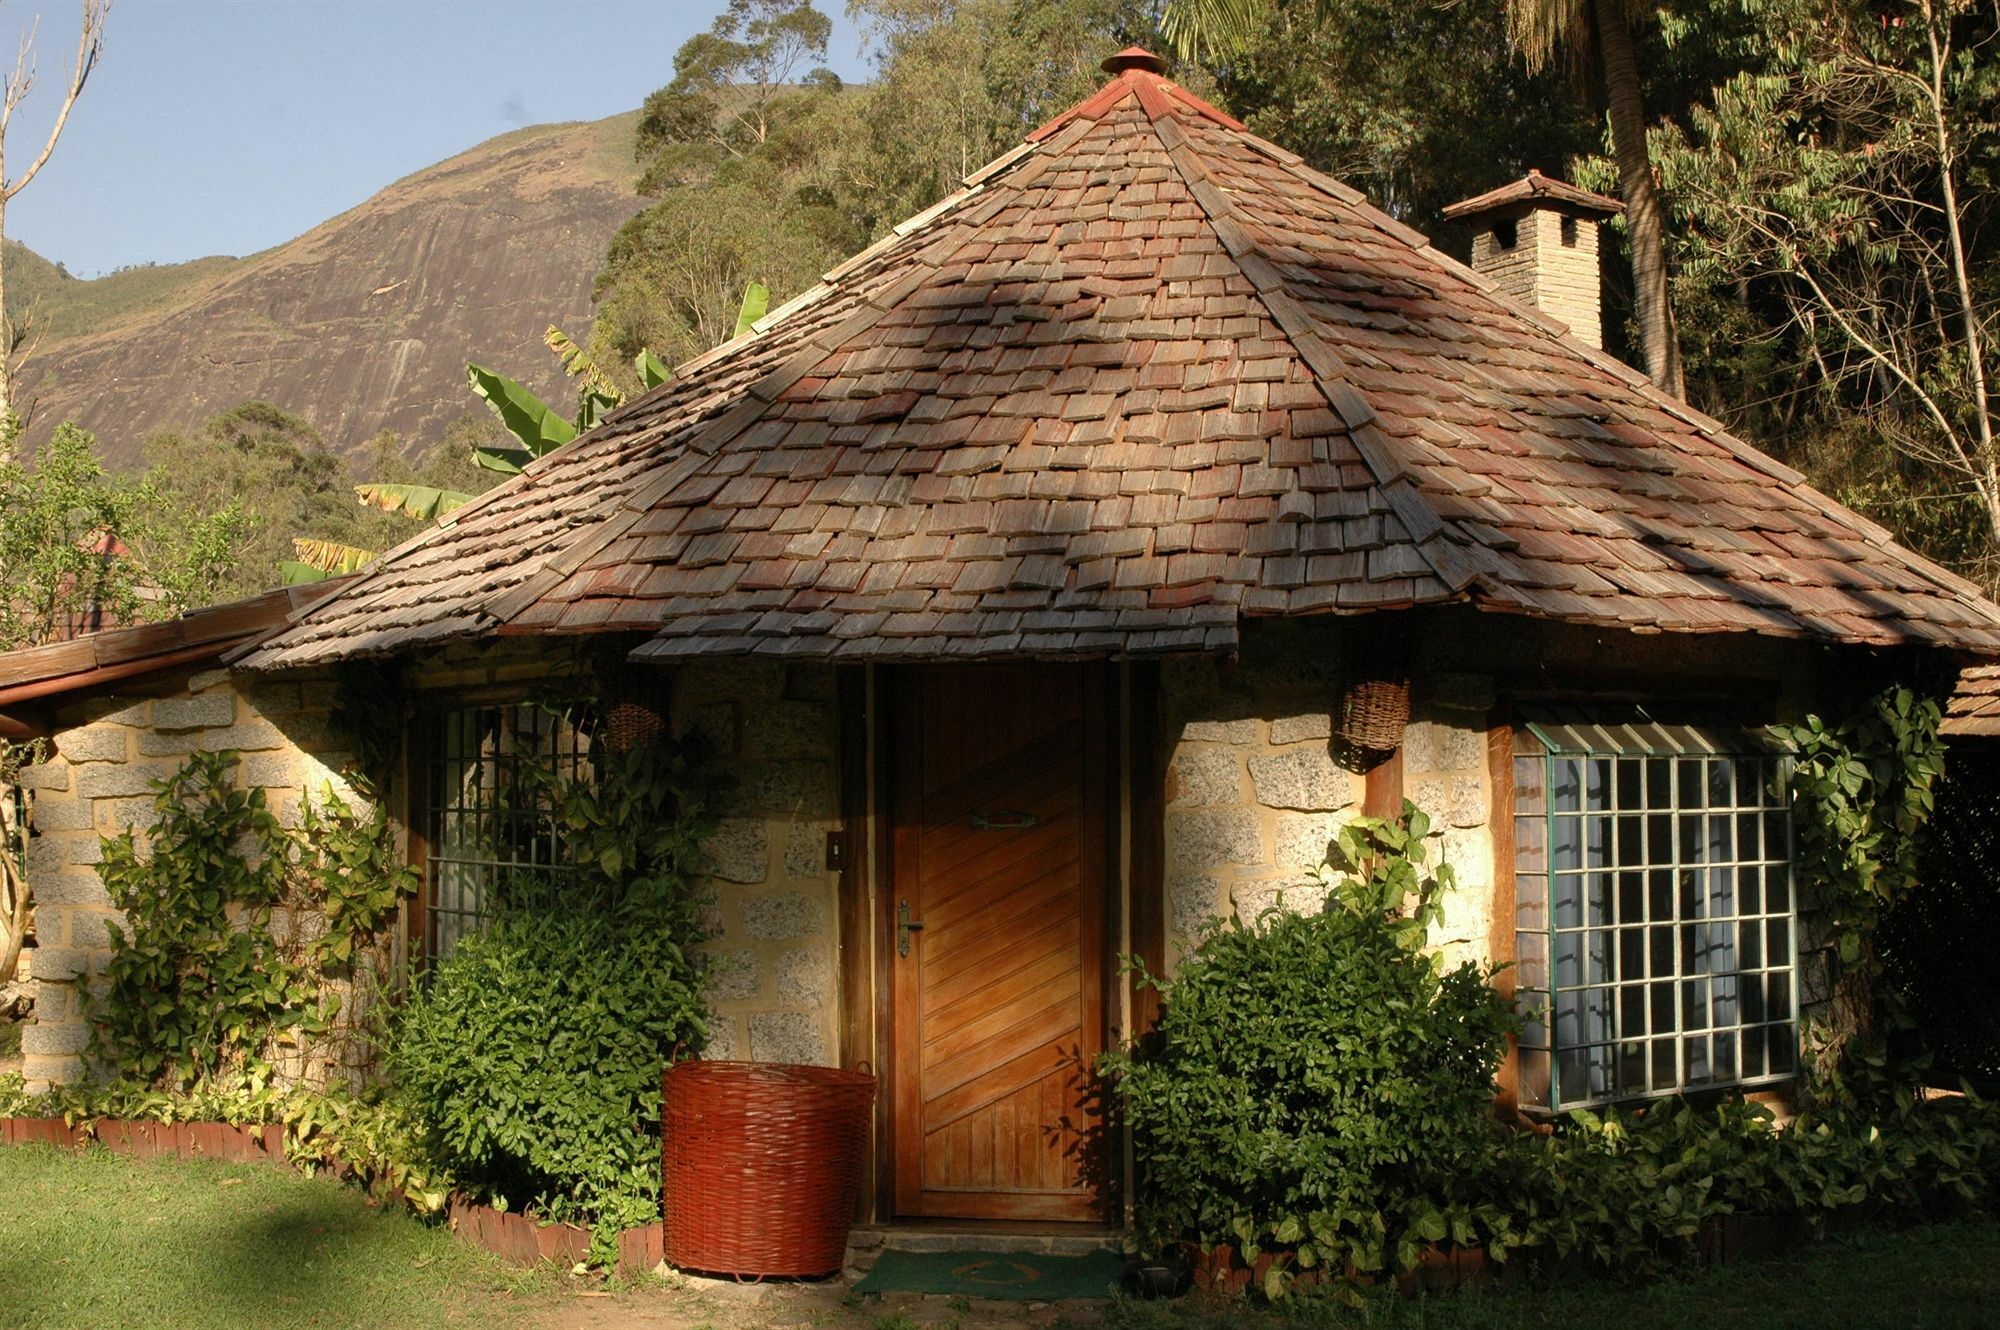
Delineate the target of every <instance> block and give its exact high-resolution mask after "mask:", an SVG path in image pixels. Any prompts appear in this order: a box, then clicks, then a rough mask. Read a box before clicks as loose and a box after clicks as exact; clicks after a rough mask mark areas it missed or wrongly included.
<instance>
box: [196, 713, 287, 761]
mask: <svg viewBox="0 0 2000 1330" xmlns="http://www.w3.org/2000/svg"><path fill="white" fill-rule="evenodd" d="M201 746H202V749H203V751H205V752H210V753H219V752H221V751H222V750H224V749H234V750H235V751H237V752H239V753H257V752H264V751H266V750H269V749H272V748H289V747H291V740H290V739H288V738H286V737H285V732H284V731H283V730H281V729H279V728H278V727H277V726H276V725H275V724H273V723H272V722H270V721H268V720H264V719H262V718H258V719H255V720H246V721H243V722H241V723H239V724H236V725H225V726H223V727H221V728H220V729H214V730H208V731H205V732H204V733H203V734H202V736H201Z"/></svg>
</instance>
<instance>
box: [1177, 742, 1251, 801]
mask: <svg viewBox="0 0 2000 1330" xmlns="http://www.w3.org/2000/svg"><path fill="white" fill-rule="evenodd" d="M1167 782H1168V783H1167V802H1168V803H1170V804H1173V805H1175V806H1177V807H1185V808H1212V807H1218V806H1220V807H1234V806H1235V805H1238V804H1241V803H1242V802H1243V801H1244V800H1243V796H1244V789H1243V754H1242V752H1241V751H1240V750H1239V749H1237V748H1234V747H1216V746H1207V745H1204V746H1200V747H1194V746H1188V747H1183V748H1182V749H1181V750H1180V751H1179V752H1177V753H1175V754H1174V761H1173V765H1172V766H1171V767H1170V768H1169V769H1168V772H1167Z"/></svg>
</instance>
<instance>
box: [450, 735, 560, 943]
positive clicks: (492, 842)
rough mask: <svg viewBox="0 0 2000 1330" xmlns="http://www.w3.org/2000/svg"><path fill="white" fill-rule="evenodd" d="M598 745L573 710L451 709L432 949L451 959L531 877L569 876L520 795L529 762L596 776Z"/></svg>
mask: <svg viewBox="0 0 2000 1330" xmlns="http://www.w3.org/2000/svg"><path fill="white" fill-rule="evenodd" d="M589 755H590V740H589V736H588V734H587V732H586V731H585V729H584V728H583V726H582V725H581V724H580V723H579V721H578V720H577V718H576V717H575V716H574V714H573V713H571V712H568V711H563V710H556V709H551V708H548V707H544V706H536V705H530V704H526V703H520V704H514V705H508V706H489V707H472V708H468V709H465V710H462V711H451V712H447V713H446V714H445V715H444V716H443V717H442V718H441V719H440V721H439V730H438V742H437V746H436V748H435V749H434V750H433V756H432V760H431V763H430V774H429V775H430V783H429V786H428V791H429V796H428V797H429V805H428V808H429V832H430V839H429V842H428V845H427V847H426V851H425V863H424V882H425V886H426V888H427V891H428V896H427V898H426V901H425V909H424V951H425V954H426V955H428V956H429V957H430V958H431V959H433V960H438V959H442V958H443V957H445V956H447V955H449V954H451V950H452V948H453V947H455V946H457V945H458V940H459V939H460V938H462V937H464V936H465V935H466V934H467V933H470V932H474V931H476V930H477V929H478V928H479V926H480V925H481V924H482V923H484V922H485V921H486V919H487V917H488V915H489V913H490V912H491V910H492V908H493V905H494V903H495V901H496V899H497V896H498V895H499V894H500V893H503V892H504V891H505V890H506V889H507V887H508V885H509V884H510V883H512V882H515V881H519V880H521V879H523V878H527V877H535V878H547V877H550V876H552V875H566V874H567V873H568V872H569V867H568V865H566V864H564V863H562V862H561V854H560V852H559V850H560V847H559V843H558V841H557V839H556V836H555V831H554V828H553V826H552V825H551V824H550V822H549V820H548V818H547V817H546V816H544V814H543V812H542V810H541V809H540V808H539V807H538V806H537V805H535V804H534V803H532V802H530V801H526V800H522V799H520V798H517V797H516V796H517V794H518V792H519V789H520V770H521V767H522V765H523V763H524V761H526V760H527V759H530V758H532V759H535V760H537V761H539V762H541V763H545V764H549V765H552V766H553V767H554V769H555V771H556V773H557V774H558V775H559V776H575V775H578V774H587V771H588V766H589Z"/></svg>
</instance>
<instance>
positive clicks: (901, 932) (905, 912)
mask: <svg viewBox="0 0 2000 1330" xmlns="http://www.w3.org/2000/svg"><path fill="white" fill-rule="evenodd" d="M923 931H924V924H923V920H921V919H912V918H910V903H909V902H908V901H903V902H902V903H900V904H899V905H897V906H896V954H897V955H898V956H907V955H909V954H910V934H912V933H921V932H923Z"/></svg>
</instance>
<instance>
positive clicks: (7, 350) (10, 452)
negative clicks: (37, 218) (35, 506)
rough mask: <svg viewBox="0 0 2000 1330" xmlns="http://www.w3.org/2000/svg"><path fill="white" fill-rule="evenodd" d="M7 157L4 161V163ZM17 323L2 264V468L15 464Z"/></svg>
mask: <svg viewBox="0 0 2000 1330" xmlns="http://www.w3.org/2000/svg"><path fill="white" fill-rule="evenodd" d="M5 160H6V158H5V157H0V162H4V161H5ZM6 247H7V197H6V190H5V189H4V187H0V253H4V251H5V250H6ZM13 367H14V321H13V320H12V319H10V318H8V317H7V265H6V264H5V263H4V262H0V466H5V465H6V464H7V463H8V462H11V461H13V460H14V429H13V427H12V425H11V424H10V423H9V421H8V419H7V417H8V414H9V413H10V412H12V411H13V409H14V373H13Z"/></svg>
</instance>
